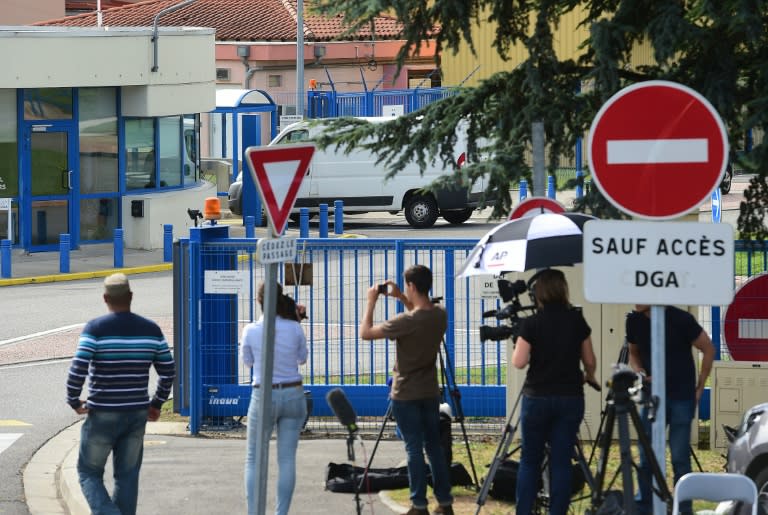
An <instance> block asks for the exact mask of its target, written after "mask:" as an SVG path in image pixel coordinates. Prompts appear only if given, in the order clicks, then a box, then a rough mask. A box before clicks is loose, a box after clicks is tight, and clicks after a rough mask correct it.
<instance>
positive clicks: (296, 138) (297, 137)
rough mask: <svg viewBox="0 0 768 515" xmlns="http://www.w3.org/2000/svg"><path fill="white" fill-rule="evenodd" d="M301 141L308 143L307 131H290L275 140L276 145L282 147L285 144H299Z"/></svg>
mask: <svg viewBox="0 0 768 515" xmlns="http://www.w3.org/2000/svg"><path fill="white" fill-rule="evenodd" d="M301 141H309V131H308V130H307V129H298V130H295V131H291V132H289V133H288V134H286V135H285V136H283V137H282V138H280V139H279V140H277V144H278V145H283V144H285V143H299V142H301Z"/></svg>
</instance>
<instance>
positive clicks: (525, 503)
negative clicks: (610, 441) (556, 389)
mask: <svg viewBox="0 0 768 515" xmlns="http://www.w3.org/2000/svg"><path fill="white" fill-rule="evenodd" d="M521 406H522V407H521V408H520V425H521V427H522V430H521V435H522V450H521V452H520V469H519V470H518V474H517V491H516V498H517V502H516V504H515V507H516V513H517V514H518V515H528V514H529V513H531V512H532V511H533V507H534V503H535V501H536V496H537V494H538V492H539V484H540V482H541V474H542V470H541V467H542V463H543V462H544V452H545V449H546V444H547V443H549V461H548V464H549V465H548V466H549V478H550V487H549V513H550V514H552V515H562V514H565V513H567V512H568V506H569V505H570V502H571V485H572V482H573V467H572V465H571V460H572V458H573V455H574V448H575V445H576V435H577V434H578V432H579V425H581V420H582V419H583V418H584V397H573V396H569V397H566V396H558V395H551V396H546V397H529V396H527V395H523V399H522V403H521Z"/></svg>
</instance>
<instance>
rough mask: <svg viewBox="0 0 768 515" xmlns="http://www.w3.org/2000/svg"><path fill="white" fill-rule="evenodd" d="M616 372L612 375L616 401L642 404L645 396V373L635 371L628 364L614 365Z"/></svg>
mask: <svg viewBox="0 0 768 515" xmlns="http://www.w3.org/2000/svg"><path fill="white" fill-rule="evenodd" d="M614 369H615V372H614V373H613V375H612V376H611V393H613V399H614V402H617V403H622V402H630V401H632V402H635V403H636V404H640V403H642V402H644V401H645V399H644V398H643V388H644V382H643V379H644V378H643V375H642V374H639V373H637V372H635V371H634V370H632V368H630V367H629V366H628V365H624V364H619V365H616V366H614Z"/></svg>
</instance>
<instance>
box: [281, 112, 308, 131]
mask: <svg viewBox="0 0 768 515" xmlns="http://www.w3.org/2000/svg"><path fill="white" fill-rule="evenodd" d="M303 119H304V117H303V116H301V115H300V114H282V115H280V130H283V129H285V128H286V127H288V126H289V125H290V124H292V123H296V122H300V121H302V120H303Z"/></svg>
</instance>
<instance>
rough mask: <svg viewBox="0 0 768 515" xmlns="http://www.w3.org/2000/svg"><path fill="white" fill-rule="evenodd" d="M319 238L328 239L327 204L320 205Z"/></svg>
mask: <svg viewBox="0 0 768 515" xmlns="http://www.w3.org/2000/svg"><path fill="white" fill-rule="evenodd" d="M320 237H321V238H327V237H328V204H320Z"/></svg>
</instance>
